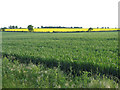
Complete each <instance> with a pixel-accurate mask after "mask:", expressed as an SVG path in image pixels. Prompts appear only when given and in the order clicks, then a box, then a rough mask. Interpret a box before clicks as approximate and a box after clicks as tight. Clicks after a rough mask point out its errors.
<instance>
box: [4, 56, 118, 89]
mask: <svg viewBox="0 0 120 90" xmlns="http://www.w3.org/2000/svg"><path fill="white" fill-rule="evenodd" d="M71 72H72V71H71ZM90 75H91V73H90V72H83V74H82V75H81V76H75V77H73V76H72V75H71V74H69V75H66V74H65V73H64V72H63V71H61V70H60V68H59V67H57V68H56V67H54V68H53V69H51V68H46V67H44V65H42V64H39V65H38V66H36V65H34V64H33V63H29V64H28V65H25V64H20V63H19V62H18V61H17V60H16V61H14V62H12V61H10V60H8V59H7V58H4V59H3V88H117V87H118V84H117V83H116V82H115V81H113V80H110V79H109V78H107V77H106V76H104V78H102V77H101V76H100V75H99V74H98V75H97V74H96V76H90Z"/></svg>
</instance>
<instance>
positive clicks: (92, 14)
mask: <svg viewBox="0 0 120 90" xmlns="http://www.w3.org/2000/svg"><path fill="white" fill-rule="evenodd" d="M118 1H119V0H0V27H4V26H9V25H17V26H19V27H27V26H28V25H29V24H32V25H33V26H35V27H38V26H39V27H40V26H70V27H71V26H73V27H74V26H80V27H83V28H89V27H113V28H114V27H118Z"/></svg>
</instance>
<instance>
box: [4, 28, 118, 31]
mask: <svg viewBox="0 0 120 90" xmlns="http://www.w3.org/2000/svg"><path fill="white" fill-rule="evenodd" d="M117 30H118V29H117V28H109V29H108V28H106V29H104V28H98V29H97V28H93V30H91V31H94V32H96V31H117ZM5 31H15V32H21V31H22V32H29V30H28V29H5ZM86 31H88V28H34V29H33V32H86Z"/></svg>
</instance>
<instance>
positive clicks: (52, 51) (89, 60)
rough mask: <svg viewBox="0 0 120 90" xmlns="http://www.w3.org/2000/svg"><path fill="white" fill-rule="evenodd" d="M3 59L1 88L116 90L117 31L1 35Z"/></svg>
mask: <svg viewBox="0 0 120 90" xmlns="http://www.w3.org/2000/svg"><path fill="white" fill-rule="evenodd" d="M2 57H3V71H2V72H3V87H18V88H20V87H32V88H33V87H42V88H60V87H63V88H68V87H73V88H74V87H86V88H89V87H90V88H91V87H107V88H108V87H112V88H116V87H118V82H119V79H118V77H119V76H118V32H83V33H29V32H26V33H25V32H3V35H2ZM10 82H11V83H10Z"/></svg>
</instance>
